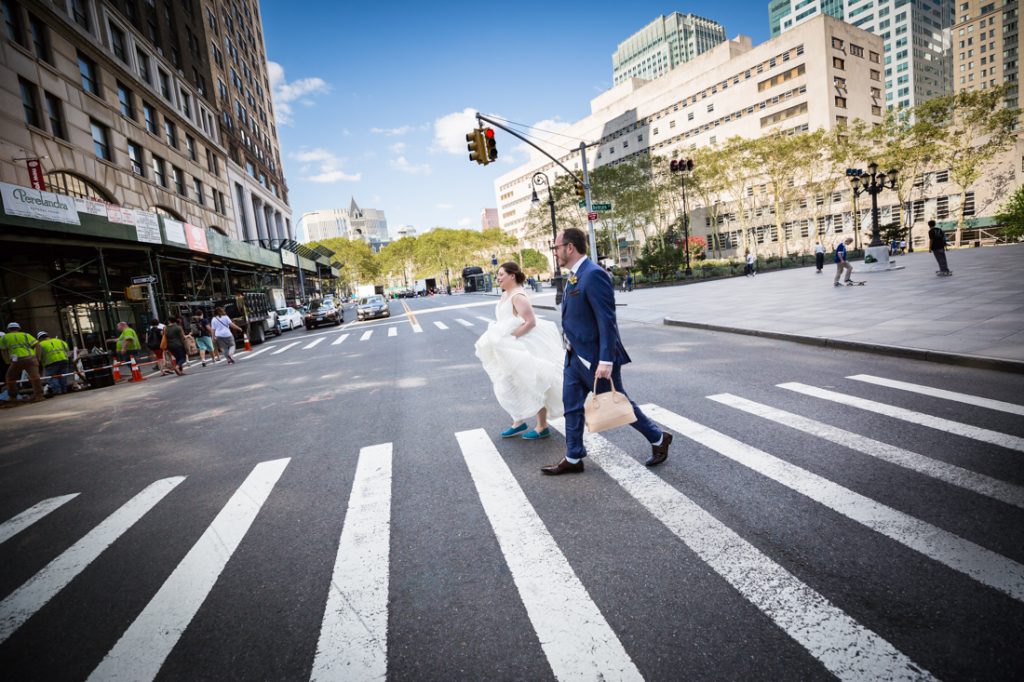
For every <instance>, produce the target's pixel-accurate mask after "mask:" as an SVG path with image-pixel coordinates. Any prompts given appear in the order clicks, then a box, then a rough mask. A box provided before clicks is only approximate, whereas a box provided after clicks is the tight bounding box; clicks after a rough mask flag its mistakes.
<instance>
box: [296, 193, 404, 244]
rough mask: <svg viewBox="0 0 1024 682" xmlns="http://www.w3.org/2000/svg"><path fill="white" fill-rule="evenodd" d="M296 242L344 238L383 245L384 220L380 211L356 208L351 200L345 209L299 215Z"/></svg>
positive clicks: (385, 234) (354, 202)
mask: <svg viewBox="0 0 1024 682" xmlns="http://www.w3.org/2000/svg"><path fill="white" fill-rule="evenodd" d="M299 223H300V224H301V229H300V235H299V240H300V241H302V242H303V243H308V242H312V241H320V240H323V239H331V238H334V237H344V238H345V239H362V240H363V241H365V242H367V243H368V244H372V243H374V242H387V241H388V240H389V237H388V221H387V219H386V218H385V217H384V211H381V210H379V209H376V208H360V207H359V205H358V204H357V203H356V200H355V198H353V199H352V200H351V202H350V203H349V207H348V208H329V209H323V210H319V211H309V212H308V213H304V214H302V218H300V219H299Z"/></svg>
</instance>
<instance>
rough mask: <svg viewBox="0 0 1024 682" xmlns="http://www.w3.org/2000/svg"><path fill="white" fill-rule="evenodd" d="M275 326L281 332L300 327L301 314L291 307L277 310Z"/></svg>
mask: <svg viewBox="0 0 1024 682" xmlns="http://www.w3.org/2000/svg"><path fill="white" fill-rule="evenodd" d="M277 324H278V326H279V327H280V328H281V331H291V330H292V329H297V328H298V327H301V326H302V314H301V313H299V311H298V310H296V309H295V308H292V307H291V306H289V307H287V308H278V309H277Z"/></svg>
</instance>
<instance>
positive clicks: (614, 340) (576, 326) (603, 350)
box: [562, 258, 629, 366]
mask: <svg viewBox="0 0 1024 682" xmlns="http://www.w3.org/2000/svg"><path fill="white" fill-rule="evenodd" d="M576 280H577V281H576V284H569V283H568V282H567V283H566V287H565V296H564V297H563V298H562V330H563V331H564V332H565V336H566V337H567V338H568V339H569V343H570V345H571V346H572V349H573V352H575V353H576V354H577V355H579V356H580V357H581V358H583V359H585V360H586V361H587V362H589V363H591V365H592V366H593V365H594V364H595V363H598V362H611V363H613V364H615V365H624V364H626V363H627V362H629V355H627V354H626V349H625V348H623V347H622V341H620V340H619V326H618V324H617V323H616V322H615V289H614V287H613V286H612V280H611V277H609V276H608V274H607V273H606V272H605V271H604V270H602V269H601V267H600V266H598V265H597V264H596V263H594V262H593V261H592V260H590V259H589V258H587V259H586V260H584V261H583V262H582V263H581V264H580V267H579V270H578V271H577V273H576Z"/></svg>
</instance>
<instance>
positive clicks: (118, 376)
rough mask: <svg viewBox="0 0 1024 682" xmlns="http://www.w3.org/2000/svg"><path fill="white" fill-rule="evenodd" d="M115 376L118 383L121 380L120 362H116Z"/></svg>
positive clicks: (115, 381)
mask: <svg viewBox="0 0 1024 682" xmlns="http://www.w3.org/2000/svg"><path fill="white" fill-rule="evenodd" d="M113 374H114V383H117V382H118V381H120V380H121V363H120V362H118V361H117V360H114V371H113Z"/></svg>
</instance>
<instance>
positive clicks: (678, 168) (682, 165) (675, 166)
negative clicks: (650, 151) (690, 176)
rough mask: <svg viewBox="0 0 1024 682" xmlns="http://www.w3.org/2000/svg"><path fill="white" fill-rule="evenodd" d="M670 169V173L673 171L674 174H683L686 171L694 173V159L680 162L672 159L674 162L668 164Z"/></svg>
mask: <svg viewBox="0 0 1024 682" xmlns="http://www.w3.org/2000/svg"><path fill="white" fill-rule="evenodd" d="M668 169H669V170H670V171H672V172H673V173H682V172H684V171H686V172H688V171H692V170H693V159H680V160H678V161H677V160H675V159H672V161H671V162H670V163H669V164H668Z"/></svg>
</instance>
